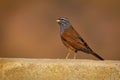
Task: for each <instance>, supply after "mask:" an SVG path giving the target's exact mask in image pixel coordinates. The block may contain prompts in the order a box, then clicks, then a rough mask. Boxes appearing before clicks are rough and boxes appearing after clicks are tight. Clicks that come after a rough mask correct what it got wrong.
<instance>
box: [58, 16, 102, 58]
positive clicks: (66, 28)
mask: <svg viewBox="0 0 120 80" xmlns="http://www.w3.org/2000/svg"><path fill="white" fill-rule="evenodd" d="M57 22H58V23H59V24H60V34H61V40H62V42H63V44H64V45H65V46H66V47H67V48H68V49H69V50H72V51H74V52H75V54H76V53H77V51H83V52H85V53H88V54H92V55H94V56H95V57H97V58H98V59H100V60H104V59H103V58H102V57H100V56H99V55H98V54H96V53H95V52H94V51H93V50H92V49H91V48H90V47H89V46H88V44H87V43H86V42H85V41H84V40H83V39H82V38H81V36H80V35H79V34H78V33H77V32H76V31H75V29H74V28H73V27H72V25H71V24H70V22H69V20H68V19H67V18H59V19H58V20H57ZM68 56H69V55H68ZM68 56H67V57H68Z"/></svg>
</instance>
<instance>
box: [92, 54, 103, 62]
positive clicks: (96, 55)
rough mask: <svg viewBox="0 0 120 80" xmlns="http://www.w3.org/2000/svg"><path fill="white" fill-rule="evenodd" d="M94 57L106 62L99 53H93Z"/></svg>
mask: <svg viewBox="0 0 120 80" xmlns="http://www.w3.org/2000/svg"><path fill="white" fill-rule="evenodd" d="M91 54H92V55H94V56H95V57H97V58H98V59H100V60H104V59H103V58H102V57H101V56H99V55H98V54H97V53H95V52H92V53H91Z"/></svg>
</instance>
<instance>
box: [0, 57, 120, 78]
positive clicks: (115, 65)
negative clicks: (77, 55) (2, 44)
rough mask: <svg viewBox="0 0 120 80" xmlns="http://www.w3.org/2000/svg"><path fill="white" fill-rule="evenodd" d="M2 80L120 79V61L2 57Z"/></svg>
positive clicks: (0, 59)
mask: <svg viewBox="0 0 120 80" xmlns="http://www.w3.org/2000/svg"><path fill="white" fill-rule="evenodd" d="M0 80H120V61H113V60H105V61H98V60H79V59H77V60H74V59H68V60H65V59H23V58H22V59H21V58H0Z"/></svg>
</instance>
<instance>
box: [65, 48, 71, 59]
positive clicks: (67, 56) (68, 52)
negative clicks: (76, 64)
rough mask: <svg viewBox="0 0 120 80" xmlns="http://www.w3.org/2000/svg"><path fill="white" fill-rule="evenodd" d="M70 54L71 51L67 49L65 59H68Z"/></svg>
mask: <svg viewBox="0 0 120 80" xmlns="http://www.w3.org/2000/svg"><path fill="white" fill-rule="evenodd" d="M70 53H71V50H70V49H69V51H68V53H67V56H66V59H68V58H69V56H70Z"/></svg>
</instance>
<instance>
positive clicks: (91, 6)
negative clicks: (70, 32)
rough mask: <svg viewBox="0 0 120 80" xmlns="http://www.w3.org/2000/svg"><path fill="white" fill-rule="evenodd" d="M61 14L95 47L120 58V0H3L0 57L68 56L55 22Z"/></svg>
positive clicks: (1, 7) (0, 26) (107, 56)
mask: <svg viewBox="0 0 120 80" xmlns="http://www.w3.org/2000/svg"><path fill="white" fill-rule="evenodd" d="M61 16H65V17H68V18H69V19H70V21H71V23H72V25H73V26H74V28H75V29H76V30H77V31H78V32H79V33H80V34H81V36H82V37H83V38H84V40H85V41H86V42H87V43H88V44H89V46H90V47H91V48H93V50H94V51H96V52H98V53H99V54H100V55H101V56H103V57H104V58H105V59H115V60H120V0H0V57H30V58H65V56H66V54H67V49H66V47H65V46H64V45H63V44H62V42H61V39H60V36H59V25H58V24H57V23H56V19H57V18H58V17H61ZM78 54H79V55H78V58H87V59H89V58H90V59H95V58H94V57H93V56H92V55H87V54H83V53H82V52H78ZM71 57H72V56H71Z"/></svg>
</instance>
